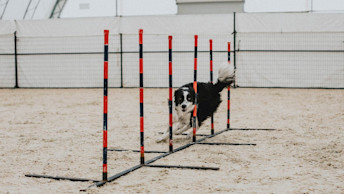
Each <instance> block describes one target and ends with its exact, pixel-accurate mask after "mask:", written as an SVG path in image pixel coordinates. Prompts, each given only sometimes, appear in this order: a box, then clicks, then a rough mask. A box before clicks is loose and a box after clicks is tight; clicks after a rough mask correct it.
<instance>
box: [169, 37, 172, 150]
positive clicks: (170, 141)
mask: <svg viewBox="0 0 344 194" xmlns="http://www.w3.org/2000/svg"><path fill="white" fill-rule="evenodd" d="M168 78H169V79H168V80H169V89H168V91H169V100H168V107H169V113H170V114H169V124H170V140H169V151H170V152H173V136H172V130H173V115H172V106H173V104H172V36H168Z"/></svg>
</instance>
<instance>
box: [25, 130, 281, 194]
mask: <svg viewBox="0 0 344 194" xmlns="http://www.w3.org/2000/svg"><path fill="white" fill-rule="evenodd" d="M231 130H267V131H271V130H275V129H248V128H245V129H239V128H228V129H224V130H221V131H218V132H216V133H214V134H211V135H205V137H203V138H201V139H199V140H197V141H196V142H190V143H188V144H186V145H183V146H180V147H178V148H176V149H174V150H173V151H172V152H163V151H146V153H162V154H161V155H159V156H157V157H155V158H153V159H151V160H148V161H146V162H145V164H139V165H136V166H133V167H131V168H129V169H126V170H124V171H122V172H119V173H117V174H115V175H113V176H111V177H109V178H108V180H107V181H99V180H93V179H85V178H71V177H60V176H49V175H37V174H26V175H25V176H26V177H33V178H48V179H54V180H69V181H83V182H85V181H86V182H94V184H92V185H90V186H89V187H87V188H86V189H83V190H80V191H86V190H87V189H89V188H91V187H94V186H96V187H100V186H103V185H104V184H106V183H108V182H112V181H114V180H116V179H118V178H120V177H122V176H124V175H126V174H128V173H130V172H133V171H135V170H138V169H140V168H142V167H152V168H177V169H195V170H219V168H218V167H203V166H179V165H152V164H151V163H153V162H155V161H157V160H159V159H162V158H165V157H167V156H169V155H171V154H173V153H176V152H179V151H182V150H184V149H186V148H188V147H190V146H192V145H234V146H239V145H246V146H255V145H256V144H249V143H211V142H203V141H205V140H207V139H210V138H213V137H215V136H217V135H219V134H221V133H224V132H227V131H231ZM109 151H133V152H139V150H126V149H109Z"/></svg>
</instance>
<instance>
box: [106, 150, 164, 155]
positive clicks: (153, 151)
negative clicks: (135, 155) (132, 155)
mask: <svg viewBox="0 0 344 194" xmlns="http://www.w3.org/2000/svg"><path fill="white" fill-rule="evenodd" d="M108 151H113V152H141V151H140V150H129V149H108ZM144 152H145V153H155V154H164V153H167V152H164V151H155V150H145V151H144Z"/></svg>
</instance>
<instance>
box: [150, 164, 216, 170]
mask: <svg viewBox="0 0 344 194" xmlns="http://www.w3.org/2000/svg"><path fill="white" fill-rule="evenodd" d="M144 166H145V167H152V168H180V169H193V170H219V169H220V168H218V167H204V166H179V165H153V164H146V165H144Z"/></svg>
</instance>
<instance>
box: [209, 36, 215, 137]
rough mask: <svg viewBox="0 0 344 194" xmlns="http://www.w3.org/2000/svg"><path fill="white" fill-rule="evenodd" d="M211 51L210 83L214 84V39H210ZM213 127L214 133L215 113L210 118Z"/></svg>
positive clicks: (212, 131) (212, 132)
mask: <svg viewBox="0 0 344 194" xmlns="http://www.w3.org/2000/svg"><path fill="white" fill-rule="evenodd" d="M209 53H210V83H211V84H213V40H212V39H210V40H209ZM210 125H211V129H210V132H211V134H212V135H214V115H213V114H212V115H211V118H210Z"/></svg>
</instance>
